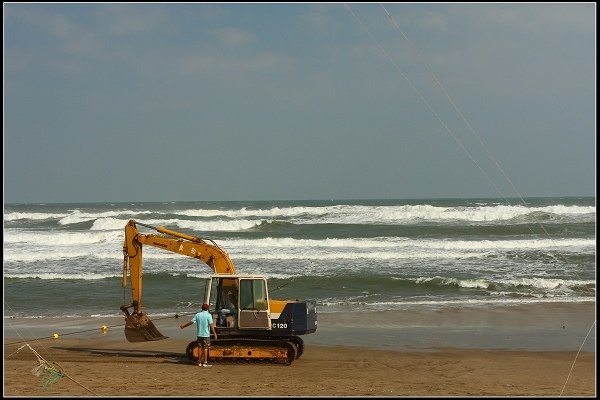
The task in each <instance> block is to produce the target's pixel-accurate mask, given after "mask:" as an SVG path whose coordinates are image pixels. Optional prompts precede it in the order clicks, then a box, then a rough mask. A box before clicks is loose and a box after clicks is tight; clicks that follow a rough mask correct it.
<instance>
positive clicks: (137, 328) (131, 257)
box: [121, 220, 235, 342]
mask: <svg viewBox="0 0 600 400" xmlns="http://www.w3.org/2000/svg"><path fill="white" fill-rule="evenodd" d="M137 225H141V226H145V227H147V228H150V229H154V230H155V231H157V232H159V233H162V234H164V235H168V236H171V237H168V236H157V235H149V234H142V233H140V232H139V231H138V229H137ZM143 245H150V246H154V247H158V248H161V249H164V250H167V251H172V252H174V253H179V254H182V255H185V256H189V257H192V258H195V259H198V260H200V261H202V262H203V263H205V264H206V265H208V266H209V267H210V268H211V269H212V270H213V271H214V272H215V273H217V274H224V275H230V274H234V273H235V266H234V265H233V262H232V261H231V259H230V258H229V256H228V255H227V253H226V252H225V251H224V250H223V249H221V248H220V247H219V246H218V245H217V244H216V243H214V242H213V241H210V243H207V242H206V241H204V240H203V239H201V238H199V237H196V236H191V235H186V234H184V233H179V232H175V231H172V230H170V229H167V228H164V227H161V226H158V227H154V226H151V225H146V224H142V223H140V222H136V221H134V220H130V221H129V222H128V223H127V225H126V226H125V241H124V244H123V282H122V286H123V287H124V288H125V287H127V280H128V279H127V278H128V277H129V281H130V284H131V297H132V302H131V303H130V304H123V305H122V306H121V311H123V313H124V314H125V337H126V338H127V340H129V341H130V342H140V341H148V340H161V339H165V338H166V337H165V336H163V335H162V334H161V333H160V332H159V331H158V329H157V328H156V327H155V326H154V324H153V323H152V321H151V320H150V318H149V317H148V316H147V315H146V314H145V313H144V312H143V311H142V247H143ZM131 308H132V310H131V312H130V311H129V309H131Z"/></svg>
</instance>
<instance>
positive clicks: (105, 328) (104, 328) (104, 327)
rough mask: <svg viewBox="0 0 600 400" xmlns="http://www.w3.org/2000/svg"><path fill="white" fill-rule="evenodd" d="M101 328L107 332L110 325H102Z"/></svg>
mask: <svg viewBox="0 0 600 400" xmlns="http://www.w3.org/2000/svg"><path fill="white" fill-rule="evenodd" d="M100 329H102V333H106V331H107V330H108V326H106V325H102V326H101V327H100Z"/></svg>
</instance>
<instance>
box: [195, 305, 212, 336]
mask: <svg viewBox="0 0 600 400" xmlns="http://www.w3.org/2000/svg"><path fill="white" fill-rule="evenodd" d="M192 323H193V324H196V336H197V337H207V338H209V337H210V326H211V325H212V323H213V319H212V315H210V313H209V312H208V311H204V310H202V311H200V312H199V313H197V314H196V315H194V317H193V318H192Z"/></svg>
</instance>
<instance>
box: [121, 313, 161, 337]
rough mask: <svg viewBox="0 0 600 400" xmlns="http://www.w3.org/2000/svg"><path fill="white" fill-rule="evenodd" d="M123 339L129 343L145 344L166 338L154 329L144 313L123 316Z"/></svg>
mask: <svg viewBox="0 0 600 400" xmlns="http://www.w3.org/2000/svg"><path fill="white" fill-rule="evenodd" d="M125 337H126V338H127V340H128V341H129V342H147V341H153V340H162V339H166V338H167V336H164V335H163V334H162V333H160V332H159V331H158V329H156V326H154V323H153V322H152V321H151V320H150V318H149V317H148V316H147V315H146V314H144V313H140V314H132V315H126V316H125Z"/></svg>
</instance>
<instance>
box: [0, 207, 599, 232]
mask: <svg viewBox="0 0 600 400" xmlns="http://www.w3.org/2000/svg"><path fill="white" fill-rule="evenodd" d="M536 213H547V214H551V215H556V216H565V217H573V216H588V217H589V220H590V221H595V213H596V207H595V206H575V205H573V206H565V205H560V204H558V205H550V206H544V207H531V206H526V205H476V206H471V207H467V206H460V207H441V206H432V205H428V204H421V205H391V206H367V205H333V206H315V207H308V206H296V207H272V208H267V209H249V208H247V207H241V208H239V209H203V208H200V206H199V208H194V209H182V210H175V211H169V212H168V213H167V212H166V211H163V212H158V211H150V210H131V209H128V210H114V211H101V212H97V213H93V212H89V211H81V210H79V209H75V210H71V211H70V212H69V213H43V212H40V213H37V212H35V213H33V212H30V213H27V212H8V213H6V214H5V215H4V220H5V221H16V220H28V219H29V220H45V219H57V220H58V223H59V224H61V225H69V224H76V223H81V222H85V221H94V225H95V228H94V229H122V228H123V226H124V225H125V223H126V222H127V221H128V220H129V219H130V218H131V216H132V215H144V214H154V215H160V214H163V215H166V214H169V215H178V216H181V218H177V217H175V218H172V217H171V218H169V219H166V218H165V219H156V218H154V219H152V220H146V221H143V222H145V223H148V224H157V225H167V226H179V227H181V228H186V227H188V228H192V229H195V230H196V229H197V230H199V231H213V230H215V231H218V230H223V227H225V228H224V230H243V229H248V228H249V227H250V226H254V225H257V224H260V223H261V222H262V221H263V220H267V221H275V220H286V221H292V222H294V223H297V224H314V223H338V224H410V223H414V222H419V223H423V222H444V221H445V222H451V221H457V222H463V223H464V222H476V223H477V222H482V223H489V222H494V221H500V222H502V221H510V220H513V219H515V218H519V217H523V216H526V215H528V214H536ZM193 218H202V219H203V220H193ZM235 221H239V222H240V224H239V226H238V225H237V224H236V222H235ZM213 222H215V224H213ZM521 223H527V221H526V220H525V221H522V222H521ZM228 224H229V225H228Z"/></svg>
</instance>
